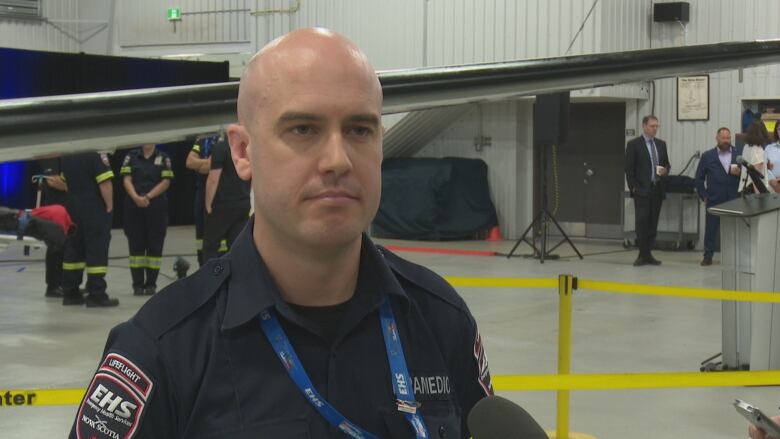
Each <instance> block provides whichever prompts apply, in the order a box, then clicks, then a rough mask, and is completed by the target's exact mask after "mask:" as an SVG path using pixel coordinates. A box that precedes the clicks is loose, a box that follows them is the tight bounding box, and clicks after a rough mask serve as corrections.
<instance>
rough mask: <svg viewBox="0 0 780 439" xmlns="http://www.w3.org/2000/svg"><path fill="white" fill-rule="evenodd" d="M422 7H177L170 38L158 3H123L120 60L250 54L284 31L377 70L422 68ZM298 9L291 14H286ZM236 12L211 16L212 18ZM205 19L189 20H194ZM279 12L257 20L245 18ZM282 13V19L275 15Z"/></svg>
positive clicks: (226, 1) (363, 0)
mask: <svg viewBox="0 0 780 439" xmlns="http://www.w3.org/2000/svg"><path fill="white" fill-rule="evenodd" d="M425 4H426V3H425V1H424V0H422V1H421V0H394V1H392V2H387V1H376V0H371V1H368V0H339V1H324V0H301V1H300V2H296V1H295V0H182V1H180V2H178V3H177V4H176V5H177V7H180V8H181V9H182V13H183V17H182V20H181V22H179V23H178V24H177V25H176V32H174V31H173V24H171V23H169V22H168V21H167V20H166V15H165V12H166V9H167V8H168V7H170V6H168V5H166V4H165V3H160V2H159V1H158V0H134V1H132V2H130V1H127V2H121V6H120V7H119V8H117V9H118V12H117V27H118V28H119V38H118V41H117V45H116V48H115V50H116V51H117V53H118V54H128V53H133V52H135V53H143V54H144V55H147V56H150V55H155V54H157V55H162V54H170V53H176V52H177V51H178V52H179V53H187V52H193V51H195V52H203V53H229V52H236V51H239V52H247V53H254V52H256V51H257V50H259V49H260V48H261V47H263V46H264V45H265V44H266V43H267V42H269V41H271V40H273V39H274V38H276V37H278V36H281V35H283V34H285V33H287V32H289V31H290V30H293V29H297V28H301V27H311V26H322V27H327V28H330V29H333V30H336V31H338V32H340V33H343V34H344V35H346V36H347V37H349V38H351V39H352V40H354V41H355V42H357V43H358V44H359V45H360V47H361V48H363V50H364V51H365V52H366V53H367V54H368V56H369V58H370V59H371V60H372V62H373V63H374V66H375V67H376V68H377V69H388V68H403V67H419V66H421V65H422V64H423V51H424V45H423V44H422V41H423V29H424V25H423V23H424V19H425ZM296 7H298V9H297V10H294V11H290V10H292V9H295V8H296ZM219 10H222V11H226V10H227V11H231V10H232V11H237V10H238V11H240V12H215V11H219ZM208 11H212V12H210V13H208V14H198V15H189V14H191V13H193V12H208ZM261 11H277V12H272V13H267V14H262V15H251V12H261ZM280 11H288V12H280Z"/></svg>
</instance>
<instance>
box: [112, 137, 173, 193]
mask: <svg viewBox="0 0 780 439" xmlns="http://www.w3.org/2000/svg"><path fill="white" fill-rule="evenodd" d="M119 173H120V174H122V175H123V176H124V175H129V176H130V177H132V179H133V188H135V191H136V193H137V194H138V195H141V196H143V195H144V194H147V193H149V191H151V190H152V189H154V187H155V186H157V185H158V184H159V183H160V182H161V181H162V180H163V179H165V178H167V179H169V180H170V179H172V178H173V169H172V168H171V159H170V158H169V157H168V154H166V153H165V152H163V151H160V150H159V149H157V148H155V149H154V152H153V153H152V155H150V156H149V158H146V157H144V151H143V149H141V148H138V149H134V150H132V151H130V152H128V153H127V155H126V156H125V159H124V161H123V162H122V168H121V169H120V170H119ZM164 194H165V193H164V192H163V195H164Z"/></svg>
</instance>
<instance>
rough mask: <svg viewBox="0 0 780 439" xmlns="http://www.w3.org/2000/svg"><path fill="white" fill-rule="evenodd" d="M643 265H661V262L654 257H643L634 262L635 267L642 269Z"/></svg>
mask: <svg viewBox="0 0 780 439" xmlns="http://www.w3.org/2000/svg"><path fill="white" fill-rule="evenodd" d="M643 265H661V261H659V260H658V259H656V258H654V257H653V256H652V255H651V256H650V257H647V258H643V257H642V256H639V257H638V258H636V260H635V261H634V267H641V266H643Z"/></svg>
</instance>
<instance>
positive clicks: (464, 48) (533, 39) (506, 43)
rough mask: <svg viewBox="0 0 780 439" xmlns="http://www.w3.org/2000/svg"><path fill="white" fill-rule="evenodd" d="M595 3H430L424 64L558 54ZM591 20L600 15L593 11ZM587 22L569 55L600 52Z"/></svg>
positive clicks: (496, 0)
mask: <svg viewBox="0 0 780 439" xmlns="http://www.w3.org/2000/svg"><path fill="white" fill-rule="evenodd" d="M592 4H593V3H592V2H591V1H586V0H576V1H570V0H524V1H516V0H429V1H428V5H429V6H428V8H429V11H428V17H429V18H428V28H427V34H426V36H427V38H426V39H427V41H428V53H427V63H428V65H431V66H434V65H449V64H461V63H474V62H490V61H503V60H511V59H523V58H543V57H550V56H561V55H564V54H565V53H566V49H567V48H568V47H569V44H570V43H571V40H572V38H573V37H574V35H575V33H576V32H577V29H579V27H580V24H581V23H582V21H583V19H584V18H585V16H586V15H587V13H588V11H589V10H590V7H591V5H592ZM596 9H597V10H596V11H594V13H593V15H592V17H591V18H594V17H597V16H598V15H599V10H598V9H600V8H599V7H597V8H596ZM598 41H599V32H598V20H589V21H588V23H587V24H586V26H585V28H584V29H583V31H582V33H581V34H580V35H579V37H578V38H577V41H576V42H575V44H574V46H573V47H572V48H571V51H570V52H569V54H572V55H574V54H582V53H593V52H595V51H598V45H599V44H598Z"/></svg>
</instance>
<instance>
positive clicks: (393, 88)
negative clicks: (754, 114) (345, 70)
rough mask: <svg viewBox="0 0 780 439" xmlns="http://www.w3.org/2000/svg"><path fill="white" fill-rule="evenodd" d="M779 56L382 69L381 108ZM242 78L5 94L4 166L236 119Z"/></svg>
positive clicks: (758, 46) (0, 115)
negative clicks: (17, 95)
mask: <svg viewBox="0 0 780 439" xmlns="http://www.w3.org/2000/svg"><path fill="white" fill-rule="evenodd" d="M778 62H780V40H763V41H751V42H729V43H718V44H707V45H698V46H685V47H674V48H663V49H647V50H636V51H628V52H615V53H603V54H592V55H579V56H568V57H557V58H544V59H532V60H523V61H509V62H497V63H482V64H470V65H460V66H447V67H432V68H417V69H404V70H391V71H381V72H378V75H379V80H380V82H381V84H382V89H383V91H384V97H385V99H384V107H383V113H385V114H390V113H399V112H406V111H413V110H422V109H428V108H435V107H442V106H449V105H459V104H465V103H473V102H488V101H498V100H505V99H509V98H514V97H519V96H530V95H536V94H540V93H551V92H558V91H565V90H577V89H584V88H592V87H600V86H608V85H616V84H623V83H630V82H637V81H648V80H652V79H657V78H665V77H673V76H678V75H688V74H694V73H708V72H717V71H724V70H733V69H740V68H746V67H753V66H758V65H764V64H773V63H778ZM237 95H238V83H237V82H230V83H221V84H205V85H194V86H181V87H165V88H152V89H142V90H127V91H117V92H102V93H86V94H78V95H64V96H48V97H39V98H27V99H9V100H0V162H3V161H11V160H23V159H34V158H40V157H44V156H48V155H59V154H63V153H70V152H78V151H90V150H92V151H108V150H113V149H115V148H118V147H122V146H133V145H138V144H142V143H164V142H171V141H177V140H182V139H184V138H186V137H187V136H194V135H197V134H202V133H209V132H214V131H217V130H219V129H220V128H221V127H224V126H226V125H227V124H229V123H232V122H234V121H235V119H236V116H235V111H236V110H235V109H236V98H237Z"/></svg>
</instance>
